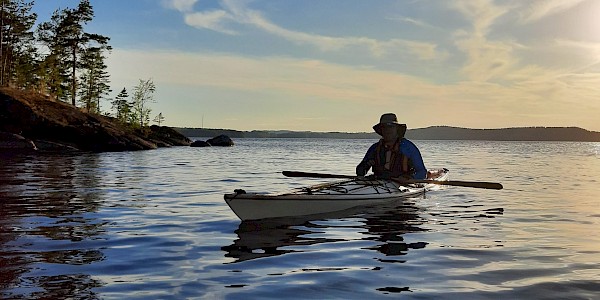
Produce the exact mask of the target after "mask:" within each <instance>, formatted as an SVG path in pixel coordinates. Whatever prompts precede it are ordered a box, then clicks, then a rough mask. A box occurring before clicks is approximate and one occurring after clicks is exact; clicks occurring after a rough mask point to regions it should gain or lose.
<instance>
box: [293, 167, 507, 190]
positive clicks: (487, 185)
mask: <svg viewBox="0 0 600 300" xmlns="http://www.w3.org/2000/svg"><path fill="white" fill-rule="evenodd" d="M281 173H282V174H283V175H284V176H286V177H313V178H349V179H354V178H357V177H356V176H351V175H338V174H324V173H310V172H298V171H283V172H281ZM392 181H395V182H397V183H400V184H407V183H430V184H439V185H451V186H462V187H472V188H479V189H492V190H501V189H502V188H503V187H502V184H500V183H497V182H484V181H457V180H444V181H438V180H426V179H396V178H394V179H392Z"/></svg>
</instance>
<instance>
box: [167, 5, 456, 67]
mask: <svg viewBox="0 0 600 300" xmlns="http://www.w3.org/2000/svg"><path fill="white" fill-rule="evenodd" d="M171 1H173V2H174V3H172V5H169V6H168V7H171V8H176V7H179V8H178V9H177V10H179V11H180V12H182V13H183V14H184V19H185V22H186V24H188V25H189V26H193V27H195V28H199V29H209V30H214V31H217V32H221V33H225V34H232V35H233V34H239V32H238V31H236V30H234V29H233V28H234V25H236V24H237V25H245V26H250V27H252V28H257V29H260V30H262V31H263V32H266V33H268V34H271V35H274V36H277V37H280V38H282V39H285V40H287V41H290V42H292V43H295V44H297V45H309V46H314V47H316V48H318V49H320V50H321V51H326V52H330V51H340V50H342V49H348V48H350V47H362V48H365V49H368V50H369V51H370V52H371V54H372V55H373V56H375V57H382V56H385V55H388V54H390V53H395V52H398V51H407V52H409V53H412V54H413V55H414V56H415V57H417V58H418V59H421V60H433V59H444V58H445V57H446V53H445V52H440V51H438V49H437V45H436V44H435V43H428V42H423V41H419V42H417V41H411V40H404V39H390V40H387V41H380V40H377V39H373V38H369V37H355V36H350V37H348V36H344V37H335V36H327V35H319V34H314V33H306V32H302V31H297V30H291V29H287V28H285V27H282V26H279V25H277V24H275V23H273V22H271V21H270V20H269V19H268V18H267V17H265V16H264V14H263V13H262V12H261V11H258V10H254V9H250V8H248V7H247V6H246V4H245V1H235V0H222V1H221V7H222V9H218V10H212V11H191V7H192V6H193V3H191V2H195V1H193V0H188V2H189V3H188V2H184V3H177V4H176V3H175V2H178V1H177V0H171ZM179 1H183V0H179Z"/></svg>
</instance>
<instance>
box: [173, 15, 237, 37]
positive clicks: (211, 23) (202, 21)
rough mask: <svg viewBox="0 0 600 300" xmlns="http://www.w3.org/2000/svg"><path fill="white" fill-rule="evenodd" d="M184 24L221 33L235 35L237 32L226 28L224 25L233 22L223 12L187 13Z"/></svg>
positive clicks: (231, 18) (229, 16)
mask: <svg viewBox="0 0 600 300" xmlns="http://www.w3.org/2000/svg"><path fill="white" fill-rule="evenodd" d="M184 19H185V23H186V24H188V25H190V26H192V27H196V28H205V29H210V30H214V31H218V32H221V33H226V34H231V35H235V34H237V32H235V31H234V30H230V29H227V28H226V24H227V23H229V22H231V21H233V17H232V16H231V15H230V14H229V13H227V12H226V11H224V10H213V11H208V12H194V13H187V14H185V16H184Z"/></svg>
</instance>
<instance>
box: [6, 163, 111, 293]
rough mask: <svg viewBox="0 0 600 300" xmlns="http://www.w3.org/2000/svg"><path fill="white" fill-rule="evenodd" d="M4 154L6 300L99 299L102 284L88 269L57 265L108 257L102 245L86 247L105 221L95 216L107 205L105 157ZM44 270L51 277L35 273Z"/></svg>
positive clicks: (102, 230) (102, 228)
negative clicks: (92, 215)
mask: <svg viewBox="0 0 600 300" xmlns="http://www.w3.org/2000/svg"><path fill="white" fill-rule="evenodd" d="M0 159H2V163H1V164H0V199H2V201H0V233H1V234H0V270H1V272H0V298H10V299H39V298H42V299H94V298H97V296H96V295H95V294H94V293H93V292H92V289H93V288H95V287H98V286H100V285H101V283H100V282H98V281H97V280H94V279H92V278H91V276H90V275H88V274H61V272H64V269H61V268H59V267H56V266H58V265H82V264H91V263H94V262H98V261H101V260H103V259H104V254H103V253H102V252H101V251H100V250H99V249H94V248H92V247H87V248H86V242H87V241H89V240H91V239H95V238H97V237H98V236H99V235H101V234H102V233H103V232H104V226H105V225H106V223H105V222H103V221H102V220H97V219H95V218H90V217H89V214H88V213H89V212H95V211H97V210H98V209H99V207H100V206H101V203H102V198H101V197H102V194H100V193H99V190H100V189H99V188H98V187H99V186H100V184H101V177H100V176H99V174H98V173H97V172H98V170H99V169H100V168H99V156H98V155H97V154H77V155H75V154H74V155H40V154H37V155H36V156H32V157H29V156H25V155H6V154H2V157H0ZM9 174H10V175H9ZM64 241H69V242H70V243H64ZM73 242H75V243H77V247H76V248H77V249H73V244H72V243H73ZM32 264H36V267H35V269H33V267H32ZM53 266H54V267H53ZM46 267H47V268H48V269H44V268H46ZM40 269H42V270H44V272H42V273H44V275H43V276H42V275H35V272H36V271H35V270H40ZM32 272H33V273H32ZM13 289H14V290H13Z"/></svg>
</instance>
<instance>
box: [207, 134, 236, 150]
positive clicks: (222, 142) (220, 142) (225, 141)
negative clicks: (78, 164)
mask: <svg viewBox="0 0 600 300" xmlns="http://www.w3.org/2000/svg"><path fill="white" fill-rule="evenodd" d="M206 142H207V143H209V144H210V145H211V146H219V147H229V146H233V141H232V140H231V138H229V137H228V136H226V135H224V134H221V135H218V136H215V137H214V138H212V139H209V140H208V141H206Z"/></svg>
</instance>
